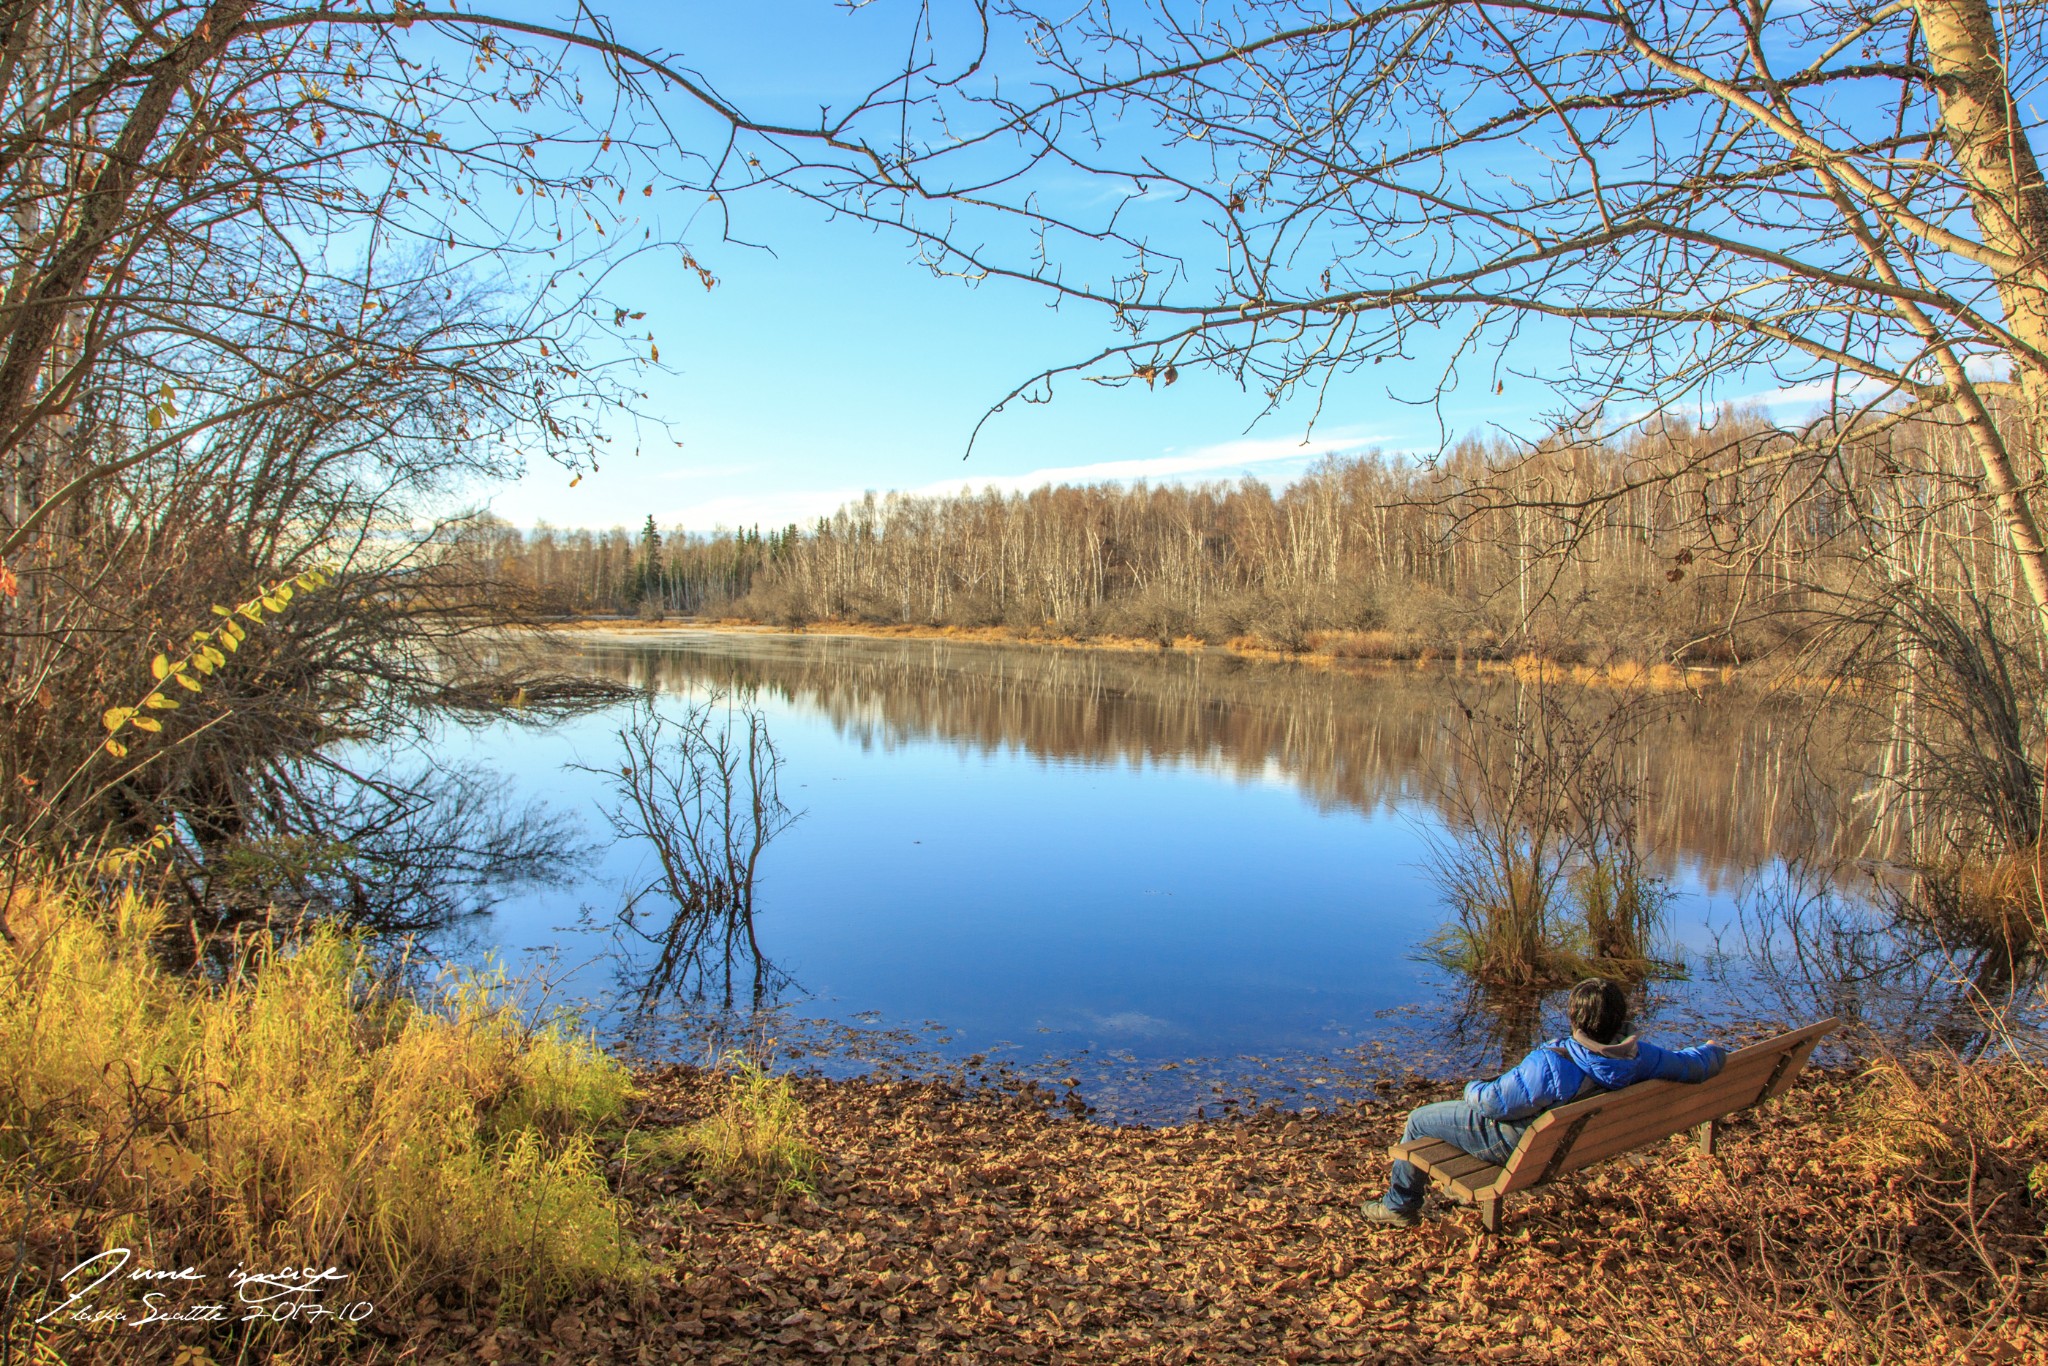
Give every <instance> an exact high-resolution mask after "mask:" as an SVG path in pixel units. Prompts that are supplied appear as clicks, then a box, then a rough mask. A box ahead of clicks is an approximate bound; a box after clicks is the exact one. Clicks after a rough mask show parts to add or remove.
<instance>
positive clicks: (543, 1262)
mask: <svg viewBox="0 0 2048 1366" xmlns="http://www.w3.org/2000/svg"><path fill="white" fill-rule="evenodd" d="M9 909H10V912H11V916H12V919H13V924H14V927H15V940H14V942H13V943H11V944H4V945H0V1067H4V1068H5V1069H6V1074H7V1076H8V1079H9V1083H10V1085H9V1086H8V1087H7V1089H6V1090H5V1092H4V1093H0V1238H5V1239H6V1240H7V1241H8V1242H9V1243H14V1244H16V1245H17V1246H18V1247H19V1248H21V1249H22V1250H23V1252H24V1253H25V1256H24V1258H23V1263H22V1269H23V1270H24V1272H25V1273H26V1274H22V1275H19V1276H18V1277H17V1281H16V1288H15V1289H14V1290H13V1291H12V1292H11V1295H12V1297H14V1303H13V1304H11V1305H8V1306H5V1308H6V1311H7V1312H6V1317H7V1318H8V1320H10V1321H11V1322H12V1323H13V1324H14V1325H16V1327H15V1329H14V1330H12V1331H15V1332H17V1333H20V1332H27V1333H34V1332H35V1331H36V1330H35V1329H33V1327H32V1326H31V1325H32V1323H33V1320H34V1319H35V1318H36V1317H38V1316H39V1315H41V1314H43V1313H44V1312H46V1310H47V1309H48V1308H52V1307H54V1306H55V1305H56V1304H57V1303H61V1301H62V1298H63V1292H55V1285H54V1281H53V1278H54V1277H56V1276H59V1275H61V1274H62V1273H63V1272H64V1271H65V1270H66V1269H68V1268H70V1267H72V1266H75V1265H76V1264H77V1263H79V1262H80V1261H82V1260H84V1258H85V1257H88V1256H91V1255H93V1254H94V1253H96V1252H99V1251H101V1250H103V1249H106V1248H110V1247H115V1246H126V1247H131V1248H133V1249H135V1252H136V1256H137V1257H138V1259H142V1258H146V1259H147V1260H148V1261H149V1263H150V1264H151V1265H154V1266H158V1267H162V1266H168V1265H178V1266H185V1265H192V1266H199V1267H202V1268H206V1267H209V1266H211V1267H217V1268H220V1269H221V1270H224V1269H225V1268H226V1267H227V1266H230V1265H235V1264H241V1265H247V1266H256V1265H262V1264H269V1265H273V1266H278V1265H318V1266H322V1267H325V1266H330V1265H332V1266H336V1267H339V1268H341V1269H342V1270H344V1271H345V1272H346V1273H347V1274H348V1275H349V1277H350V1280H349V1282H348V1293H349V1297H350V1298H351V1299H352V1300H368V1301H377V1302H381V1303H384V1304H387V1305H389V1304H407V1305H409V1304H411V1303H413V1302H414V1301H415V1300H417V1299H418V1298H419V1297H420V1296H421V1295H423V1294H424V1295H433V1294H439V1293H442V1292H444V1291H448V1290H455V1289H461V1290H465V1291H468V1292H472V1293H482V1292H484V1291H487V1290H495V1291H496V1292H497V1293H498V1295H499V1297H500V1303H501V1309H502V1312H506V1313H518V1312H521V1311H531V1312H537V1311H539V1310H541V1309H543V1308H545V1307H547V1306H548V1305H550V1304H552V1303H554V1302H556V1301H558V1300H560V1299H561V1298H563V1297H564V1296H566V1295H569V1294H571V1293H575V1292H577V1291H579V1290H582V1289H585V1288H588V1287H591V1286H594V1285H596V1284H598V1283H600V1282H607V1281H633V1280H637V1279H638V1278H639V1277H640V1276H642V1275H643V1274H644V1271H645V1263H644V1261H643V1258H642V1256H641V1253H640V1251H639V1249H638V1247H637V1246H636V1245H635V1244H634V1243H633V1242H632V1240H631V1239H630V1237H629V1236H628V1235H627V1234H626V1232H625V1230H624V1229H623V1227H622V1225H621V1220H620V1207H619V1204H618V1202H617V1201H616V1199H615V1198H614V1196H613V1195H612V1193H611V1191H610V1189H609V1187H608V1186H607V1184H606V1182H605V1179H604V1175H603V1170H602V1166H601V1164H600V1162H599V1160H598V1157H597V1154H596V1151H595V1148H594V1146H593V1132H592V1131H593V1129H594V1128H595V1127H596V1126H600V1125H604V1124H608V1123H610V1122H612V1121H614V1120H616V1119H618V1118H619V1116H620V1114H621V1112H622V1110H623V1108H624V1105H625V1102H626V1100H627V1098H628V1095H629V1093H630V1087H629V1083H628V1077H627V1073H626V1071H625V1069H624V1068H623V1067H622V1066H621V1065H620V1064H619V1063H618V1062H617V1061H616V1060H614V1059H612V1058H611V1057H609V1056H608V1055H606V1054H605V1053H603V1052H601V1051H599V1050H598V1049H597V1048H596V1047H595V1046H594V1045H593V1044H592V1043H591V1042H590V1040H589V1039H588V1038H587V1037H585V1036H584V1035H582V1034H580V1033H578V1032H577V1031H576V1030H575V1029H574V1028H573V1026H572V1024H571V1022H569V1021H567V1020H563V1019H557V1020H553V1021H547V1022H542V1023H539V1024H535V1023H533V1022H531V1021H530V1020H529V1019H528V1017H527V1013H526V1012H525V1011H524V1010H522V1009H521V1008H520V1005H519V1002H518V999H517V995H518V993H517V990H516V987H515V984H513V983H512V982H510V981H508V980H507V979H506V977H505V976H504V975H503V974H502V973H501V972H487V973H472V974H459V975H452V976H450V977H448V978H446V979H444V980H443V981H442V982H441V983H440V985H439V987H438V989H436V990H434V991H431V992H428V993H425V994H423V995H421V996H413V995H406V994H400V993H396V992H393V991H390V990H385V989H383V988H381V987H380V986H379V985H378V979H377V977H376V975H375V974H374V973H373V972H372V971H371V962H370V959H369V957H368V955H367V953H366V951H365V949H364V946H363V945H362V943H361V942H360V941H359V940H357V939H353V938H350V937H347V936H344V935H342V934H339V933H336V932H334V931H331V930H322V931H319V932H316V933H314V934H312V935H311V936H309V937H308V938H307V939H305V940H304V941H303V942H302V943H300V944H298V945H296V946H292V947H283V946H278V945H274V944H266V945H264V946H262V947H261V949H260V950H259V951H258V952H257V953H255V954H254V955H253V956H252V957H251V959H250V960H249V962H248V963H247V964H246V965H245V967H244V968H243V970H240V971H237V972H235V973H234V974H232V975H231V976H230V978H229V980H227V981H226V982H224V983H221V984H208V983H205V982H202V981H197V980H194V979H192V978H189V977H182V976H178V975H176V974H173V973H171V972H168V971H167V970H165V969H164V968H163V967H162V966H161V964H160V962H159V960H158V959H157V957H156V956H155V955H154V953H153V952H152V950H151V941H152V939H153V938H154V937H155V936H156V934H157V933H158V931H159V929H160V928H161V926H162V924H163V914H162V912H161V910H160V908H159V907H157V906H155V905H154V904H152V903H150V902H149V901H147V900H145V899H144V898H142V897H140V896H138V895H136V894H134V893H133V892H122V893H119V894H115V895H112V896H111V897H107V898H96V897H95V896H94V895H93V894H91V893H87V892H77V891H64V890H56V889H51V888H49V887H42V888H34V889H29V890H25V891H17V893H16V894H15V897H14V899H13V904H12V906H11V907H10V908H9ZM73 1288H74V1289H75V1288H76V1287H73ZM53 1292H55V1293H54V1294H53ZM23 1297H25V1299H24V1298H23ZM60 1323H61V1321H53V1323H52V1325H51V1327H50V1328H49V1329H45V1330H42V1331H43V1332H46V1333H51V1334H52V1336H51V1337H50V1338H47V1339H45V1341H44V1343H43V1345H42V1346H41V1347H37V1346H36V1345H35V1344H33V1343H29V1342H24V1341H21V1340H19V1339H18V1338H17V1341H15V1342H14V1343H11V1344H9V1346H13V1347H22V1348H23V1349H24V1350H25V1351H27V1352H28V1353H29V1355H30V1356H31V1358H33V1354H34V1352H35V1351H45V1352H47V1351H49V1350H54V1348H53V1346H52V1344H59V1345H61V1343H62V1340H63V1338H64V1337H65V1336H66V1335H67V1334H71V1335H75V1334H76V1333H78V1332H80V1331H82V1330H78V1329H64V1328H62V1327H60V1326H59V1325H60ZM109 1331H114V1332H120V1331H123V1330H121V1329H120V1328H118V1327H115V1328H112V1329H110V1330H109Z"/></svg>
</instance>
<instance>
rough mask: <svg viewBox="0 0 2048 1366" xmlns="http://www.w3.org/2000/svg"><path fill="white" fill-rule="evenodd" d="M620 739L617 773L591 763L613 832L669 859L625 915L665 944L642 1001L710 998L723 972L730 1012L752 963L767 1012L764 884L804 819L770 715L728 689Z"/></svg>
mask: <svg viewBox="0 0 2048 1366" xmlns="http://www.w3.org/2000/svg"><path fill="white" fill-rule="evenodd" d="M619 747H620V760H619V766H618V768H617V769H615V770H608V769H595V768H592V769H586V771H587V772H591V773H598V774H602V775H603V776H604V777H605V778H606V779H607V780H608V782H609V784H610V786H611V789H612V794H613V802H612V805H611V807H610V808H609V809H608V810H607V811H606V815H607V816H608V817H609V819H610V821H611V823H612V828H613V829H614V830H615V831H616V832H617V833H618V834H619V836H620V837H621V838H624V839H629V840H633V841H637V842H640V843H644V844H645V845H646V847H647V848H648V849H649V850H651V851H652V853H653V855H654V857H655V859H656V861H657V862H658V864H659V867H660V871H659V873H658V875H657V876H656V877H655V878H654V879H653V880H651V881H650V882H649V883H647V885H646V886H644V887H642V888H640V889H638V890H637V891H634V892H633V893H631V894H630V895H629V896H628V897H627V898H626V903H625V905H624V907H623V908H622V909H621V911H620V920H621V922H622V923H623V924H624V925H625V926H626V928H627V929H629V930H632V931H633V932H634V933H636V934H638V935H640V936H641V937H642V938H644V939H646V940H647V941H648V942H650V943H652V944H654V945H655V946H656V947H657V950H658V953H657V955H656V959H655V962H654V963H653V965H652V966H651V967H650V968H648V969H647V970H646V972H645V974H644V980H643V981H642V984H641V987H640V999H641V1004H642V1005H643V1006H644V1005H647V1004H650V1003H651V1002H653V1001H654V1000H656V999H658V998H660V997H661V996H663V995H665V994H667V993H670V992H674V991H695V992H697V993H699V994H701V993H703V992H704V991H706V990H707V989H709V988H710V987H711V986H712V984H713V982H714V980H719V979H722V981H723V984H724V987H723V1004H724V1005H725V1007H726V1008H730V1007H731V1006H732V1005H733V1001H734V993H733V971H734V968H735V966H736V965H739V964H741V963H745V964H747V965H748V966H749V967H750V969H751V976H752V990H751V1002H752V1005H753V1006H754V1007H755V1008H756V1009H758V1008H759V1007H761V1006H762V1005H763V1004H764V1003H765V1001H766V999H767V997H768V996H769V995H770V994H771V991H772V988H773V987H775V986H776V985H778V984H779V982H780V980H781V978H780V974H779V973H778V972H777V971H776V969H775V967H774V965H773V964H772V963H770V962H769V961H768V959H767V958H766V956H765V955H764V954H763V953H762V951H761V941H760V938H759V936H758V935H756V933H755V931H754V884H755V881H756V878H757V877H758V875H759V871H760V862H761V854H762V852H763V851H764V850H765V849H766V848H767V847H768V843H769V841H771V840H773V839H774V838H775V837H776V836H777V835H779V834H781V833H782V831H784V830H786V829H787V828H788V827H789V825H790V823H791V822H792V821H794V820H795V819H796V813H795V812H792V811H791V810H790V809H789V807H788V806H787V805H785V804H784V802H783V800H782V796H781V794H780V792H779V791H778V790H777V778H778V775H779V774H780V773H781V771H782V755H781V754H780V752H778V751H777V750H776V748H775V743H774V741H773V740H771V739H770V738H769V735H768V726H767V720H766V718H765V717H764V716H763V715H762V713H761V712H760V711H759V710H758V709H756V708H753V707H737V708H736V707H734V706H732V705H731V703H730V699H729V698H727V697H724V696H713V697H710V698H708V699H705V700H703V701H699V702H694V703H691V704H690V705H689V706H687V707H686V708H685V709H684V710H683V711H682V712H681V714H680V715H678V716H675V717H673V718H670V717H667V716H664V715H663V714H662V713H661V712H659V711H656V710H654V709H652V708H649V709H647V710H644V711H640V712H637V713H636V714H635V715H634V716H633V717H632V718H631V719H630V720H629V721H628V722H627V724H626V725H625V726H624V727H622V728H621V729H620V731H619ZM650 899H654V900H658V901H660V902H661V903H663V914H661V915H659V916H652V917H650V915H649V912H648V911H647V910H646V909H645V907H644V905H643V903H645V902H646V901H648V900H650ZM644 924H651V925H652V926H653V928H651V929H649V928H644V927H643V926H644Z"/></svg>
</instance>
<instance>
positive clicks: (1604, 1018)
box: [1565, 977, 1628, 1043]
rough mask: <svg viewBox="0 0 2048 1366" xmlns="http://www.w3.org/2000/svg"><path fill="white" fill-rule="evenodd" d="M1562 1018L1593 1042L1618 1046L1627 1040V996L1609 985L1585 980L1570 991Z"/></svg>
mask: <svg viewBox="0 0 2048 1366" xmlns="http://www.w3.org/2000/svg"><path fill="white" fill-rule="evenodd" d="M1565 1017H1566V1018H1567V1019H1569V1020H1570V1021H1571V1022H1572V1028H1573V1029H1574V1030H1576V1031H1577V1032H1578V1033H1581V1034H1584V1035H1585V1036H1586V1037H1587V1038H1589V1039H1591V1040H1592V1041H1593V1042H1594V1043H1619V1042H1620V1041H1621V1040H1623V1039H1625V1038H1627V1037H1628V997H1626V996H1624V995H1623V994H1622V991H1621V988H1620V987H1618V986H1616V985H1615V984H1614V983H1612V982H1607V981H1602V980H1601V979H1600V978H1598V977H1588V978H1587V979H1586V980H1585V981H1583V982H1581V983H1579V984H1578V985H1577V986H1575V987H1573V988H1572V999H1571V1002H1570V1003H1569V1004H1568V1005H1566V1006H1565Z"/></svg>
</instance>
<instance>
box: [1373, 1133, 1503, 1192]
mask: <svg viewBox="0 0 2048 1366" xmlns="http://www.w3.org/2000/svg"><path fill="white" fill-rule="evenodd" d="M1387 1151H1388V1152H1389V1153H1391V1154H1393V1156H1395V1157H1396V1158H1401V1159H1404V1160H1406V1161H1409V1162H1412V1163H1414V1164H1415V1165H1416V1166H1417V1167H1419V1168H1421V1169H1422V1170H1423V1171H1424V1172H1426V1173H1428V1175H1429V1178H1430V1179H1431V1180H1432V1181H1434V1182H1436V1183H1437V1184H1438V1185H1440V1186H1443V1187H1445V1188H1447V1189H1448V1190H1449V1191H1450V1192H1451V1193H1452V1194H1453V1195H1456V1196H1458V1197H1460V1198H1461V1199H1466V1200H1470V1199H1472V1198H1474V1197H1475V1195H1477V1194H1479V1193H1482V1192H1485V1191H1487V1190H1488V1189H1489V1188H1490V1187H1492V1186H1493V1185H1495V1184H1496V1183H1497V1182H1498V1181H1499V1179H1500V1173H1501V1169H1500V1168H1499V1167H1498V1166H1496V1165H1494V1164H1493V1163H1491V1162H1488V1161H1486V1160H1485V1159H1484V1158H1480V1157H1474V1156H1473V1155H1472V1154H1470V1153H1468V1152H1466V1151H1465V1150H1464V1149H1463V1148H1460V1147H1458V1146H1456V1145H1455V1144H1451V1143H1446V1142H1444V1141H1443V1140H1442V1139H1439V1138H1419V1139H1415V1140H1414V1141H1412V1142H1408V1143H1396V1144H1395V1145H1394V1146H1393V1147H1391V1148H1389V1149H1388V1150H1387Z"/></svg>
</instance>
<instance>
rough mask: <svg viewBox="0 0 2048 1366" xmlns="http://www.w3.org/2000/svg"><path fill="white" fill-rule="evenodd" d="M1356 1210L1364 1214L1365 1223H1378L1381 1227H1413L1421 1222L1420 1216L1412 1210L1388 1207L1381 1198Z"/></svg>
mask: <svg viewBox="0 0 2048 1366" xmlns="http://www.w3.org/2000/svg"><path fill="white" fill-rule="evenodd" d="M1358 1212H1359V1213H1360V1214H1362V1215H1364V1216H1365V1222H1366V1223H1368V1224H1378V1225H1379V1226H1380V1227H1382V1228H1414V1227H1415V1226H1416V1225H1417V1224H1419V1223H1421V1222H1422V1216H1421V1215H1420V1214H1417V1213H1416V1212H1415V1211H1414V1210H1412V1209H1388V1208H1387V1206H1386V1202H1385V1201H1383V1200H1375V1201H1373V1202H1372V1203H1371V1204H1370V1205H1365V1206H1363V1207H1361V1208H1360V1209H1359V1211H1358Z"/></svg>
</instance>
